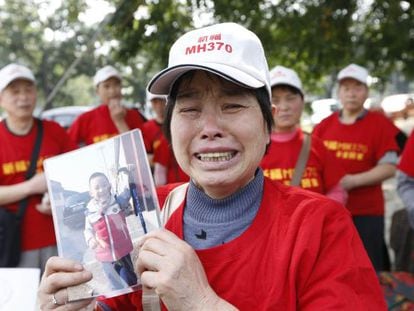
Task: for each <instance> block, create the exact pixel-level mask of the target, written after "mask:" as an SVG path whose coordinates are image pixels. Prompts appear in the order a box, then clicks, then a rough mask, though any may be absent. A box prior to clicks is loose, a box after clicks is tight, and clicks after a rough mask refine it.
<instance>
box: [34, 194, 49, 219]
mask: <svg viewBox="0 0 414 311" xmlns="http://www.w3.org/2000/svg"><path fill="white" fill-rule="evenodd" d="M36 209H37V210H38V211H39V212H40V213H42V214H45V215H52V206H51V205H50V198H49V193H48V192H45V193H44V194H43V197H42V202H41V203H40V204H37V205H36Z"/></svg>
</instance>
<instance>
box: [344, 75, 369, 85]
mask: <svg viewBox="0 0 414 311" xmlns="http://www.w3.org/2000/svg"><path fill="white" fill-rule="evenodd" d="M345 79H352V80H356V81H358V82H361V83H362V84H365V85H368V83H367V81H366V80H365V81H364V80H363V79H359V78H357V77H354V76H342V77H340V78H338V82H341V81H342V80H345Z"/></svg>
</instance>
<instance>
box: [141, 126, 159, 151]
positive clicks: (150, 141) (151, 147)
mask: <svg viewBox="0 0 414 311" xmlns="http://www.w3.org/2000/svg"><path fill="white" fill-rule="evenodd" d="M141 131H142V136H143V138H144V144H145V149H146V151H147V152H148V153H154V152H155V150H156V149H157V148H158V147H159V145H160V141H161V137H162V136H163V134H162V124H160V123H158V122H157V121H156V120H155V119H152V120H149V121H147V122H145V123H144V125H143V126H142V128H141Z"/></svg>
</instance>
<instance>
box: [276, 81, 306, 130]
mask: <svg viewBox="0 0 414 311" xmlns="http://www.w3.org/2000/svg"><path fill="white" fill-rule="evenodd" d="M272 104H273V105H274V106H275V108H276V109H275V114H274V120H275V130H276V132H292V131H293V130H294V129H296V127H297V126H298V124H299V122H300V117H301V115H302V111H303V105H304V103H303V99H302V96H300V95H299V94H297V93H294V92H292V91H291V90H290V89H289V88H287V87H277V86H276V87H273V88H272Z"/></svg>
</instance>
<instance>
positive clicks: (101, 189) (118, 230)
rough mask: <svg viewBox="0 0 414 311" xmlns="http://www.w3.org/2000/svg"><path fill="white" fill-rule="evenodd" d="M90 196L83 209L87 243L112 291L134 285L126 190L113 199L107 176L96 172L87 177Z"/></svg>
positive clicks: (128, 193)
mask: <svg viewBox="0 0 414 311" xmlns="http://www.w3.org/2000/svg"><path fill="white" fill-rule="evenodd" d="M89 194H90V196H91V200H90V201H89V203H88V204H87V206H86V221H85V231H84V235H85V241H86V244H87V245H88V247H89V248H90V249H92V250H93V251H94V252H95V258H96V259H97V260H98V261H100V262H101V263H102V267H103V270H104V272H105V275H106V276H107V278H108V279H109V281H110V283H111V286H112V289H114V290H117V289H122V288H126V287H128V286H132V285H135V284H136V283H137V277H136V275H135V273H134V268H133V265H132V261H131V255H130V253H131V251H132V249H133V245H132V240H131V236H130V233H129V230H128V226H127V222H126V215H127V213H128V208H130V205H129V199H130V192H129V189H125V191H124V192H122V193H121V194H119V195H117V196H116V195H114V194H112V191H111V183H110V182H109V179H108V177H107V176H106V175H105V174H104V173H102V172H95V173H93V174H92V175H91V176H90V177H89ZM114 272H116V275H115V274H114ZM118 276H119V277H118Z"/></svg>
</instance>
